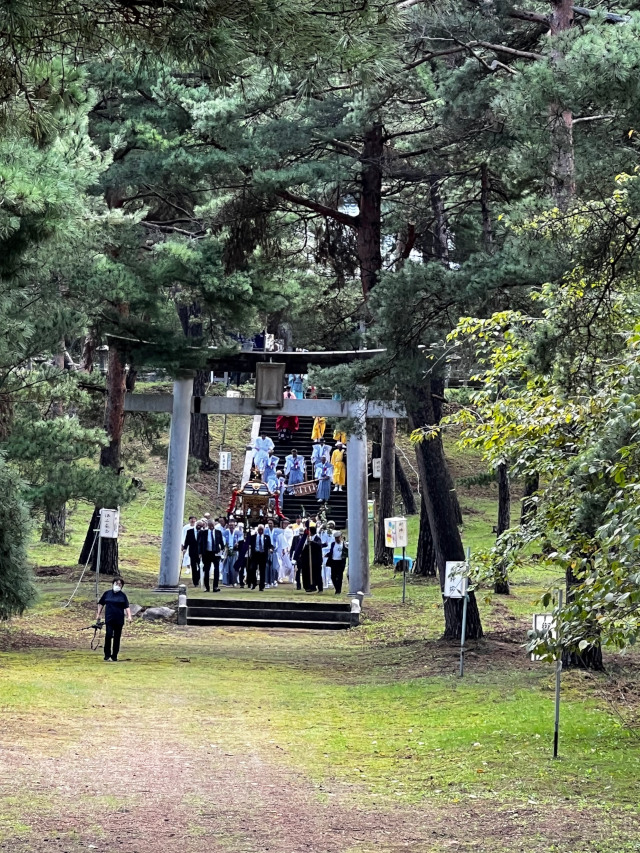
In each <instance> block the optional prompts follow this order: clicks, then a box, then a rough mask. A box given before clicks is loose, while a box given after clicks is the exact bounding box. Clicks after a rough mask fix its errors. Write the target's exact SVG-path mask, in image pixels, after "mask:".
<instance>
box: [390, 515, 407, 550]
mask: <svg viewBox="0 0 640 853" xmlns="http://www.w3.org/2000/svg"><path fill="white" fill-rule="evenodd" d="M384 539H385V545H386V547H387V548H406V547H407V544H408V536H407V519H406V518H403V517H401V516H399V517H397V518H385V520H384Z"/></svg>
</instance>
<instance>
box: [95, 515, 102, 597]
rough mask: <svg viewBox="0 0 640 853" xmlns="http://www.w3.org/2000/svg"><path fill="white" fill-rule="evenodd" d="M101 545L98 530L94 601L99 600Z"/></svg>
mask: <svg viewBox="0 0 640 853" xmlns="http://www.w3.org/2000/svg"><path fill="white" fill-rule="evenodd" d="M101 545H102V536H100V529H98V555H97V557H96V601H97V600H98V599H99V598H100V589H99V576H100V546H101Z"/></svg>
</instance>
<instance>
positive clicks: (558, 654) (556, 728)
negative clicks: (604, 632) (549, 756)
mask: <svg viewBox="0 0 640 853" xmlns="http://www.w3.org/2000/svg"><path fill="white" fill-rule="evenodd" d="M562 597H563V596H562V590H561V589H559V590H558V615H557V617H556V642H557V650H556V710H555V720H554V725H553V757H554V758H557V757H558V736H559V733H560V675H561V673H562V643H561V642H560V611H561V610H562Z"/></svg>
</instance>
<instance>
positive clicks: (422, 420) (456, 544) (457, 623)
mask: <svg viewBox="0 0 640 853" xmlns="http://www.w3.org/2000/svg"><path fill="white" fill-rule="evenodd" d="M405 404H406V408H407V417H408V419H409V426H410V428H411V429H412V430H414V429H418V428H419V427H424V426H426V425H433V424H435V423H436V421H435V416H434V407H433V399H432V396H431V383H430V382H429V380H426V381H425V382H424V384H423V385H422V386H421V387H420V388H417V389H415V390H413V389H412V393H411V395H410V396H409V395H408V396H407V399H406V400H405ZM416 459H417V461H418V472H419V474H420V484H421V487H422V495H423V498H424V502H425V506H426V509H427V515H428V517H429V525H430V527H431V534H432V536H433V544H434V549H435V555H436V564H437V566H438V573H439V576H440V589H444V579H445V568H446V567H445V563H446V562H447V561H448V560H457V561H460V562H463V561H464V560H465V553H464V548H463V546H462V539H461V537H460V531H459V530H458V523H457V520H456V511H455V506H454V501H453V497H452V492H451V490H450V488H449V483H450V480H451V478H450V476H449V475H448V472H447V463H446V460H445V458H444V451H443V449H442V441H441V439H440V437H439V436H438V437H436V438H434V439H430V440H429V439H427V440H425V441H422V442H420V443H419V444H417V445H416ZM462 607H463V600H462V599H459V598H447V599H445V602H444V619H445V631H444V637H445V639H447V640H456V639H458V640H459V639H460V636H461V633H462ZM467 637H468V638H469V639H470V640H472V639H473V640H475V639H478V638H480V637H482V623H481V621H480V613H479V611H478V604H477V601H476V597H475V594H474V593H473V592H470V593H469V604H468V608H467Z"/></svg>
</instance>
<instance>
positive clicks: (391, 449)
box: [373, 418, 396, 566]
mask: <svg viewBox="0 0 640 853" xmlns="http://www.w3.org/2000/svg"><path fill="white" fill-rule="evenodd" d="M395 445H396V419H395V418H383V419H382V455H381V457H380V459H381V465H380V497H379V500H378V529H377V531H376V542H375V550H374V557H373V561H374V563H378V564H379V565H381V566H391V565H393V548H387V547H386V546H385V529H384V520H385V518H392V517H393V516H394V515H395V511H394V509H395V507H394V504H395V494H396V477H395Z"/></svg>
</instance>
